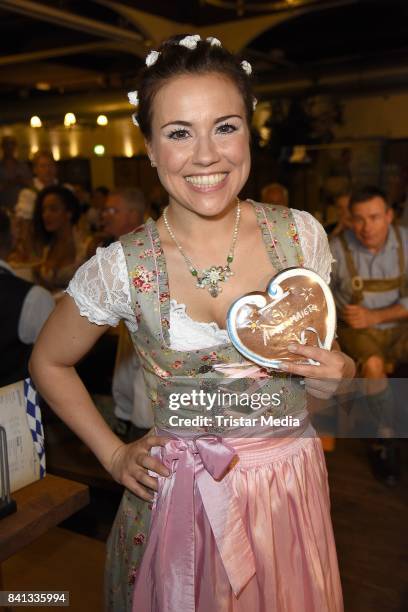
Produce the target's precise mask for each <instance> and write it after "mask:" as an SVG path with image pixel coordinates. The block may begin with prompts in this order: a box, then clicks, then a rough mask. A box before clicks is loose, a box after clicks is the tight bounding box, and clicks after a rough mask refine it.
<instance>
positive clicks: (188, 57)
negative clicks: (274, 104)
mask: <svg viewBox="0 0 408 612" xmlns="http://www.w3.org/2000/svg"><path fill="white" fill-rule="evenodd" d="M184 37H185V35H179V36H172V37H171V38H168V39H167V40H165V41H164V42H163V43H162V44H161V45H160V47H159V48H158V49H157V51H158V52H159V56H158V58H157V61H156V62H155V63H154V64H153V65H152V66H150V67H148V66H146V67H145V68H144V69H143V70H142V72H141V82H140V85H139V89H138V96H139V106H138V110H137V113H135V114H134V117H135V118H136V119H137V122H138V124H139V126H140V129H141V131H142V134H143V136H144V137H145V138H146V140H151V136H152V111H153V102H154V98H155V96H156V94H157V92H158V91H159V89H160V88H161V87H162V86H163V85H164V84H165V83H166V82H167V81H169V80H170V79H172V78H173V77H175V76H181V75H188V74H190V75H194V74H198V75H202V74H210V73H217V74H220V75H222V76H224V77H226V78H228V79H230V80H231V81H232V82H233V83H234V85H236V87H237V89H238V90H239V92H240V94H241V95H242V98H243V101H244V104H245V112H246V120H247V122H248V126H250V124H251V120H252V115H253V103H254V96H253V93H252V78H251V76H250V75H248V74H247V73H246V72H245V71H244V69H243V68H242V66H241V63H240V62H241V59H240V58H238V57H237V56H235V55H233V54H232V53H230V52H229V51H228V50H227V49H225V48H224V47H222V46H220V45H216V44H211V42H210V41H207V40H200V41H198V42H197V46H196V47H195V49H189V48H186V47H184V46H183V45H179V44H178V43H179V41H180V40H182V39H183V38H184Z"/></svg>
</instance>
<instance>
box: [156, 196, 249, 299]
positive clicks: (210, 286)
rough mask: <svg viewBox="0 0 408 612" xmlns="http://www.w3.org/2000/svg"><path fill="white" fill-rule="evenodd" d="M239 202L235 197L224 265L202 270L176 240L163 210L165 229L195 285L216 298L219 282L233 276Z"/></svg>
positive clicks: (218, 291)
mask: <svg viewBox="0 0 408 612" xmlns="http://www.w3.org/2000/svg"><path fill="white" fill-rule="evenodd" d="M240 204H241V202H240V200H239V199H238V198H237V212H236V216H235V224H234V231H233V232H232V241H231V247H230V250H229V251H228V255H227V263H226V264H225V265H224V266H210V267H209V268H205V269H204V270H198V268H197V267H196V266H195V265H194V264H193V262H192V261H191V259H190V257H189V256H188V255H186V253H185V252H184V250H183V248H182V246H181V244H180V243H179V241H178V240H177V238H176V236H175V235H174V232H173V230H172V229H171V227H170V224H169V221H168V219H167V208H165V209H164V211H163V221H164V225H165V226H166V229H167V231H168V232H169V234H170V237H171V239H172V240H173V242H174V243H175V244H176V246H177V248H178V250H179V251H180V253H181V255H182V257H183V259H184V261H185V262H186V264H187V267H188V269H189V270H190V273H191V275H192V276H193V277H194V278H195V279H196V281H197V282H196V286H197V287H198V288H199V289H207V290H208V291H209V293H210V295H211V296H212V297H214V298H216V297H217V296H218V295H219V294H220V293H221V291H222V286H221V284H220V283H225V282H226V281H227V280H228V278H229V277H230V276H233V274H234V272H233V271H232V270H231V264H232V262H233V261H234V252H235V244H236V242H237V236H238V228H239V221H240V217H241V206H240Z"/></svg>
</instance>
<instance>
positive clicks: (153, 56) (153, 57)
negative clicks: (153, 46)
mask: <svg viewBox="0 0 408 612" xmlns="http://www.w3.org/2000/svg"><path fill="white" fill-rule="evenodd" d="M159 55H160V52H159V51H150V53H149V54H148V55H147V56H146V60H145V62H146V66H147V67H148V68H150V66H154V64H155V63H156V62H157V60H158V59H159Z"/></svg>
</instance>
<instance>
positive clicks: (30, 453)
mask: <svg viewBox="0 0 408 612" xmlns="http://www.w3.org/2000/svg"><path fill="white" fill-rule="evenodd" d="M0 425H2V426H3V427H4V429H5V430H6V436H7V454H8V462H9V470H10V485H11V492H13V491H16V490H17V489H21V488H22V487H24V486H26V485H28V484H30V483H32V482H34V481H35V480H38V479H39V478H40V459H39V456H38V453H37V451H36V448H35V446H34V441H33V437H32V434H31V431H30V428H29V425H28V420H27V412H26V401H25V397H24V381H20V382H18V383H15V384H13V385H7V386H6V387H2V388H0Z"/></svg>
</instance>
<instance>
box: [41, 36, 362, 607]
mask: <svg viewBox="0 0 408 612" xmlns="http://www.w3.org/2000/svg"><path fill="white" fill-rule="evenodd" d="M129 99H130V101H131V102H132V103H133V104H135V105H136V104H137V103H138V112H137V116H136V117H135V119H136V120H137V121H138V123H139V125H140V128H141V130H142V132H143V134H144V137H145V140H146V147H147V151H148V154H149V157H150V159H151V161H152V165H154V166H156V167H157V172H158V175H159V178H160V181H161V183H162V185H163V186H164V188H165V189H166V191H167V193H168V198H169V201H168V207H167V208H166V210H165V212H164V214H163V216H162V217H161V218H160V219H159V220H158V221H157V223H156V222H154V221H153V220H152V219H149V220H148V221H147V222H146V223H145V225H143V226H141V227H139V228H138V229H137V230H135V231H134V232H131V233H130V234H127V235H125V236H122V237H121V238H120V241H118V242H115V243H113V244H112V245H111V246H110V247H108V248H106V249H99V250H98V252H97V254H96V256H95V257H94V258H92V259H91V260H90V261H89V262H87V263H86V264H84V266H82V268H81V269H80V270H79V271H78V272H77V273H76V275H75V277H74V278H73V279H72V281H71V283H70V285H69V288H68V295H67V296H66V297H65V298H64V300H62V302H61V303H60V305H59V306H58V308H57V310H56V311H55V313H54V314H53V316H52V317H51V319H50V320H49V322H48V323H47V325H46V328H45V330H44V331H43V334H42V336H41V338H40V340H39V342H38V343H37V345H36V347H35V349H34V354H33V358H32V362H31V369H32V374H33V376H34V378H35V380H36V382H37V384H38V386H39V389H40V392H41V393H42V395H43V396H44V397H45V398H46V400H47V402H48V403H49V404H50V405H51V406H53V407H54V409H55V410H56V411H57V413H58V414H59V415H60V416H61V417H62V418H63V419H64V420H65V421H66V422H67V423H68V424H69V425H70V426H71V427H72V428H73V429H74V430H75V431H76V433H77V434H78V435H79V436H81V437H82V438H83V439H84V440H85V441H86V443H87V444H88V446H89V447H90V448H91V449H92V450H93V451H94V452H95V454H96V456H97V457H98V458H99V460H100V461H101V463H102V464H103V465H104V466H105V468H106V469H107V470H108V471H109V472H110V473H111V474H112V476H113V478H115V479H116V480H117V481H118V482H120V483H122V484H123V485H124V486H125V487H126V489H127V490H126V492H125V495H124V497H123V501H122V504H121V507H120V508H119V512H118V515H117V517H116V519H115V523H114V525H113V528H112V532H111V535H110V538H109V541H108V546H107V548H108V561H107V572H106V592H107V609H108V610H110V611H112V612H124V611H130V610H133V612H136V611H140V612H141V611H143V612H164V611H166V612H179V611H180V610H182V611H183V612H208V610H213V611H215V612H231V611H233V612H244V611H245V612H246V611H247V610H251V612H266V611H267V612H283V611H285V612H299V611H300V610H301V611H302V612H316V611H317V610H318V611H319V612H320V611H323V610H324V611H325V612H341V611H342V609H343V603H342V594H341V587H340V579H339V573H338V567H337V558H336V550H335V544H334V538H333V533H332V527H331V521H330V510H329V507H330V504H329V494H328V486H327V473H326V468H325V463H324V456H323V451H322V448H321V444H320V441H319V439H318V438H317V436H316V434H315V431H314V430H313V428H312V427H311V425H310V424H309V420H308V413H307V409H306V408H307V404H306V392H305V387H306V388H307V389H308V390H309V392H310V393H311V394H312V395H313V394H315V395H317V396H319V393H323V392H327V388H328V387H330V388H331V389H335V387H336V385H337V384H340V382H341V380H342V379H343V378H347V377H352V376H353V375H354V364H353V362H352V361H351V360H350V359H349V358H348V357H346V356H345V355H344V354H343V353H341V352H339V351H337V350H332V351H330V350H324V349H320V348H316V347H310V346H309V347H301V346H298V347H295V348H294V352H296V353H297V354H299V355H304V356H307V357H308V358H311V359H313V360H314V361H317V362H319V364H320V365H319V366H296V365H291V366H290V371H291V373H293V374H295V375H300V376H302V377H304V378H305V381H306V385H303V384H299V379H298V378H296V377H294V378H291V377H288V375H287V373H285V374H283V373H279V372H278V373H274V374H273V375H271V374H269V373H266V372H260V371H259V368H258V367H257V366H256V365H255V364H250V363H248V362H245V360H243V358H242V356H241V355H240V354H239V353H238V352H237V350H236V349H235V348H234V347H233V345H232V344H231V342H230V340H229V337H228V334H227V332H226V330H225V321H226V313H227V311H228V309H229V307H230V305H231V304H232V303H233V302H234V301H235V300H236V299H237V298H238V297H240V296H242V295H243V294H245V293H249V292H251V291H263V290H264V289H265V287H266V285H267V283H268V281H269V280H270V278H271V277H272V276H273V275H274V274H276V273H277V272H278V271H280V270H282V269H284V268H287V267H291V266H299V265H305V266H307V267H308V268H311V269H312V270H315V271H316V272H317V273H319V274H320V275H321V276H322V277H323V278H324V279H325V280H326V281H328V280H329V276H330V267H331V255H330V250H329V247H328V242H327V238H326V235H325V232H324V230H323V228H322V227H321V226H320V225H319V224H318V223H317V222H316V221H315V220H314V219H313V217H311V216H310V215H308V213H304V212H301V211H294V210H292V209H289V208H287V207H283V206H273V207H268V206H264V205H262V204H259V203H256V202H253V201H252V200H247V201H240V200H239V197H238V195H239V193H240V191H241V190H242V188H243V186H244V184H245V182H246V180H247V178H248V174H249V171H250V149H249V141H250V129H249V126H250V120H251V115H252V109H253V95H252V92H251V67H250V65H249V64H248V62H245V61H244V62H241V61H240V59H238V58H237V57H235V56H233V55H232V54H230V53H229V52H228V51H227V50H226V49H224V48H223V47H222V46H221V44H220V42H219V41H218V40H217V39H214V38H209V39H206V40H201V39H200V37H199V36H198V35H192V36H186V37H180V36H179V37H174V38H171V39H169V40H167V41H165V42H164V43H163V44H162V45H161V47H160V48H159V49H158V50H155V51H152V52H150V53H149V55H148V57H147V58H146V68H145V69H144V71H143V73H142V75H141V86H140V89H139V92H138V94H136V92H132V93H131V94H130V96H129ZM193 262H194V263H193ZM226 281H228V282H226ZM202 289H204V291H203V290H202ZM206 289H208V291H206ZM120 319H124V320H125V322H126V325H127V327H128V329H129V331H130V333H131V336H132V340H133V343H134V346H135V348H136V350H137V352H138V354H139V356H140V360H141V363H142V366H143V369H144V376H145V380H146V384H147V388H148V395H149V398H151V402H152V408H153V410H154V414H155V429H154V431H153V432H150V433H149V434H148V435H146V436H145V437H144V438H142V439H140V440H138V441H136V442H133V443H132V444H123V443H122V442H121V441H120V440H119V439H118V438H117V437H116V436H115V435H114V434H113V433H112V432H111V431H110V430H109V429H108V428H107V426H106V425H105V423H104V422H103V420H102V418H101V417H100V416H99V414H98V412H97V411H96V409H95V407H94V406H93V404H92V401H91V399H90V397H89V395H88V394H87V392H86V390H85V389H84V388H83V386H82V385H81V383H80V381H79V380H78V378H77V376H76V374H75V372H74V370H73V364H75V363H76V361H78V360H79V359H80V358H81V357H82V356H83V355H84V354H85V353H86V352H87V351H88V350H89V348H90V346H92V344H93V343H94V342H95V341H96V339H97V338H98V337H99V336H100V335H101V334H102V333H103V332H104V331H105V330H106V329H107V327H108V326H109V325H116V324H117V323H118V322H119V320H120ZM237 372H238V373H237ZM229 377H230V378H229ZM251 377H252V378H251ZM233 378H234V379H235V380H236V381H237V382H238V384H239V385H240V387H239V391H240V392H241V393H242V392H246V391H248V389H249V388H251V389H252V388H253V385H254V383H255V386H256V388H259V386H262V390H263V391H264V392H265V393H266V394H268V396H269V397H271V398H272V397H280V398H282V400H281V401H280V402H279V403H278V405H276V403H274V402H271V403H270V405H269V406H266V407H263V408H262V414H264V415H266V416H270V417H274V418H275V417H277V418H278V419H279V417H289V416H290V418H287V421H282V422H290V423H295V422H296V423H297V425H296V426H295V425H293V426H288V427H285V426H282V427H281V428H280V429H279V428H278V429H277V428H276V427H273V426H272V425H271V420H270V419H266V420H265V425H264V428H263V429H262V431H260V430H257V429H254V430H253V431H251V428H250V427H247V428H246V429H245V428H244V427H239V428H238V429H237V428H236V426H235V425H234V423H235V421H236V420H234V419H232V418H231V419H228V418H227V417H226V418H225V420H223V419H221V418H220V415H222V414H224V412H225V413H227V412H228V411H227V409H226V407H225V406H223V405H221V404H217V405H214V406H212V407H211V408H210V410H209V409H208V407H206V406H201V405H200V406H198V407H197V406H194V405H193V402H192V401H191V402H190V401H189V400H188V397H190V396H191V397H196V396H197V394H199V393H200V390H201V389H203V388H207V387H208V388H209V389H211V390H212V391H213V392H215V393H216V392H217V390H219V389H223V388H224V387H225V386H226V385H229V384H231V382H232V379H233ZM253 378H256V379H257V380H256V381H254V380H253ZM233 382H234V381H233ZM301 382H303V381H301ZM174 392H176V393H178V394H181V396H183V397H185V396H187V402H185V403H184V402H183V403H182V404H181V406H180V408H179V409H178V410H177V416H178V417H179V418H178V419H177V422H180V423H183V422H184V423H190V422H191V423H193V421H194V419H193V418H192V417H195V416H197V414H198V415H201V416H203V417H204V416H205V417H206V418H205V419H204V418H203V419H196V420H198V421H199V426H197V427H187V426H186V427H178V428H177V427H176V428H174V427H171V421H170V418H171V417H172V415H174V412H173V411H172V410H171V408H170V401H169V395H170V394H171V393H174ZM217 397H218V395H217ZM229 408H230V407H229ZM239 408H241V406H239ZM251 413H252V416H257V412H254V411H251ZM293 417H296V418H293ZM244 420H245V419H244ZM238 421H239V419H238ZM239 422H240V421H239ZM230 423H231V425H230ZM152 502H153V503H152Z"/></svg>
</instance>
